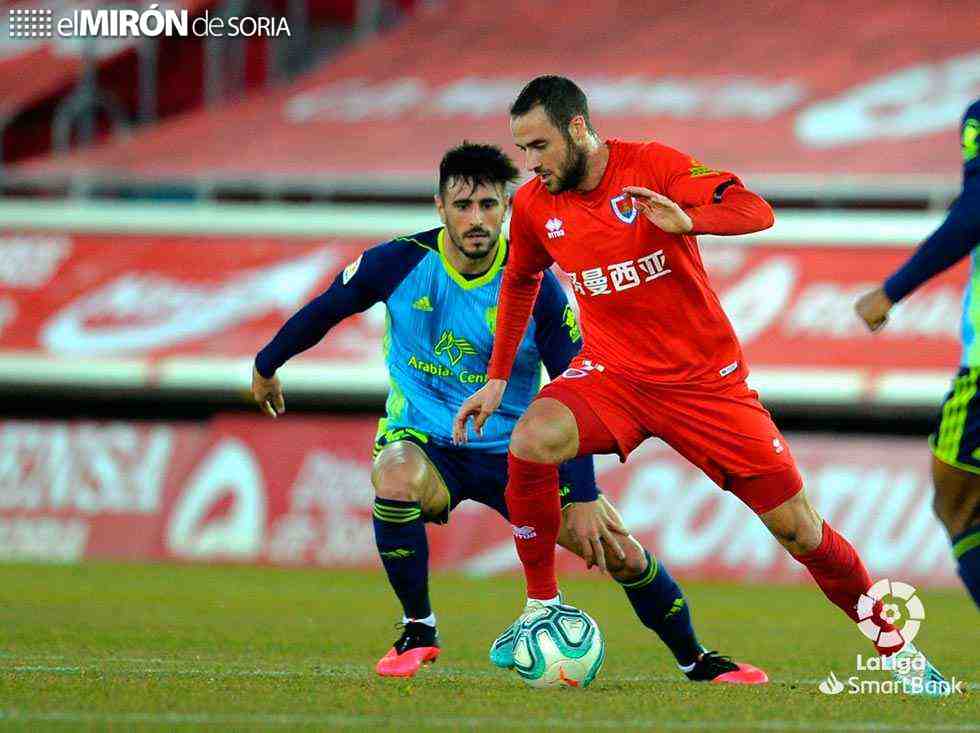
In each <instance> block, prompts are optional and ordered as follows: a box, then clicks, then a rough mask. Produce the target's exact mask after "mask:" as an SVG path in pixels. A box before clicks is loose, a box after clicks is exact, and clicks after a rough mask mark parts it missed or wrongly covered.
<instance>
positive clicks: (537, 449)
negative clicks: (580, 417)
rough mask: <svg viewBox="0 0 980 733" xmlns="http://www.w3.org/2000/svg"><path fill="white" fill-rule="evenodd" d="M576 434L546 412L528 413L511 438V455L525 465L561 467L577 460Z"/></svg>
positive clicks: (515, 428) (533, 411) (520, 421)
mask: <svg viewBox="0 0 980 733" xmlns="http://www.w3.org/2000/svg"><path fill="white" fill-rule="evenodd" d="M574 440H575V434H574V432H571V431H569V429H568V426H567V425H565V423H564V421H562V420H560V419H554V418H553V416H551V415H550V414H549V412H548V411H547V410H536V411H535V410H528V413H527V414H525V415H524V417H522V418H521V419H520V420H519V421H518V422H517V425H516V426H515V427H514V431H513V432H512V433H511V436H510V452H511V453H513V454H514V455H515V456H517V457H518V458H520V459H522V460H525V461H534V462H535V463H552V464H556V463H562V462H563V461H567V460H570V459H572V458H574V457H575V448H574V446H573V443H574Z"/></svg>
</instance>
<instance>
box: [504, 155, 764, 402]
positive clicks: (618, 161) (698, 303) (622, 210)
mask: <svg viewBox="0 0 980 733" xmlns="http://www.w3.org/2000/svg"><path fill="white" fill-rule="evenodd" d="M607 145H608V146H609V162H608V164H607V165H606V169H605V172H604V173H603V176H602V180H601V181H600V183H599V185H598V186H597V187H596V188H594V189H593V190H591V191H588V192H585V193H581V192H578V191H566V192H564V193H561V194H558V195H552V194H551V193H549V192H548V190H547V188H545V186H544V184H542V183H541V180H540V179H539V178H537V177H535V178H534V179H533V180H531V181H529V182H527V183H526V184H524V185H523V186H521V188H520V189H518V191H517V193H516V194H515V195H514V206H513V212H512V216H511V224H510V257H509V261H508V263H507V267H506V268H505V274H504V279H503V283H502V287H501V293H500V305H499V310H498V316H497V331H496V342H495V344H494V352H493V358H492V359H491V362H490V367H489V370H488V376H489V377H490V378H492V379H506V378H507V376H508V375H509V373H510V367H511V364H512V362H513V355H514V353H515V351H516V348H517V344H519V342H520V338H521V336H522V335H523V333H524V330H525V329H526V327H527V321H528V318H529V316H530V311H531V305H532V304H533V302H534V297H535V295H536V293H537V287H538V283H539V282H540V278H541V272H542V271H543V270H544V269H546V268H547V267H549V266H550V265H551V264H552V263H553V262H554V263H557V264H558V266H559V267H560V268H561V269H562V270H564V271H565V273H567V274H568V276H569V278H570V279H571V282H572V286H573V288H574V290H575V295H576V298H577V300H578V304H579V309H580V313H581V327H582V334H583V337H584V345H583V348H582V352H581V354H580V356H579V359H589V360H590V361H591V362H592V363H593V364H598V365H601V366H602V367H603V368H606V369H609V370H610V371H612V372H618V373H625V374H631V375H632V376H634V377H637V378H640V379H644V380H651V381H656V382H665V383H686V384H690V383H706V382H710V381H712V380H717V379H719V378H721V377H725V376H727V375H729V374H732V373H733V372H736V371H742V370H743V364H742V362H743V358H742V351H741V347H740V346H739V343H738V339H737V337H736V336H735V332H734V330H733V329H732V325H731V323H730V322H729V320H728V317H727V316H726V315H725V312H724V311H723V310H722V307H721V303H720V302H719V300H718V296H717V295H716V294H715V292H714V290H712V288H711V285H710V283H709V281H708V276H707V274H706V273H705V270H704V265H703V263H702V261H701V255H700V252H699V251H698V246H697V240H696V239H695V237H694V236H693V234H694V233H700V234H704V233H713V234H739V233H747V232H752V231H758V230H759V229H765V228H766V227H768V226H771V224H772V210H771V209H770V208H769V205H768V204H766V202H765V201H764V200H762V199H761V198H760V197H758V196H757V195H756V194H754V193H752V192H750V191H747V190H746V189H745V188H744V187H742V185H741V182H740V181H739V180H738V178H736V177H735V176H734V175H732V174H731V173H725V172H721V171H715V170H712V169H710V168H708V167H706V166H704V165H702V164H701V163H699V162H698V161H696V160H695V159H693V158H691V157H690V156H688V155H684V154H682V153H680V152H678V151H677V150H674V149H672V148H669V147H666V146H664V145H660V144H658V143H653V142H650V143H631V142H623V141H620V140H610V141H607ZM624 186H644V187H646V188H649V189H651V190H653V191H656V192H658V193H661V194H662V195H664V196H667V197H668V198H670V199H671V200H673V201H674V202H675V203H677V204H679V205H680V206H681V208H683V209H684V210H685V211H686V212H687V214H688V215H689V216H690V217H691V220H692V222H693V224H694V231H693V232H692V233H691V234H687V235H681V234H668V233H666V232H664V231H663V230H661V229H659V228H658V227H657V226H655V225H654V224H653V223H652V222H651V221H650V220H649V219H647V218H646V217H645V216H644V215H643V214H642V213H641V212H639V211H638V209H637V208H635V207H633V206H632V205H631V202H630V198H629V196H624V195H623V187H624ZM576 363H578V362H576Z"/></svg>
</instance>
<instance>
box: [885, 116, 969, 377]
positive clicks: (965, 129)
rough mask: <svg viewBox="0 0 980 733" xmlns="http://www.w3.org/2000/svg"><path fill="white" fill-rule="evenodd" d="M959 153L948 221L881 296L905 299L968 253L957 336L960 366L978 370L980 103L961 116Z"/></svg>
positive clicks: (921, 248) (924, 244)
mask: <svg viewBox="0 0 980 733" xmlns="http://www.w3.org/2000/svg"><path fill="white" fill-rule="evenodd" d="M960 140H961V145H962V150H963V189H962V191H960V195H959V198H957V199H956V201H955V202H954V203H953V205H952V206H951V207H950V210H949V212H948V213H947V215H946V219H945V220H944V221H943V223H942V225H941V226H940V227H939V228H938V229H937V230H936V231H935V232H933V233H932V235H931V236H930V237H929V238H928V239H927V240H926V241H925V242H923V243H922V245H921V246H920V247H919V249H918V250H917V251H916V253H915V254H914V255H912V257H911V258H910V259H909V260H908V261H907V262H906V263H905V264H904V265H902V267H901V268H900V269H899V270H898V271H897V272H895V273H894V274H893V275H892V276H891V277H890V278H888V280H886V281H885V285H884V288H885V294H886V295H888V297H889V299H890V300H891V301H892V302H893V303H897V302H898V301H899V300H901V299H902V298H904V297H905V296H907V295H908V294H909V293H911V292H912V291H913V290H915V289H916V288H917V287H919V286H920V285H921V284H922V283H924V282H925V281H926V280H928V279H929V278H931V277H933V276H935V275H938V274H939V273H940V272H942V271H943V270H946V269H947V268H949V267H951V266H952V265H954V264H956V263H957V262H959V261H960V260H961V259H962V258H963V257H965V256H966V255H967V254H969V255H970V279H969V280H968V281H967V284H966V291H965V293H964V295H963V317H962V320H961V322H960V335H961V338H962V341H963V356H962V359H961V361H960V366H962V367H970V368H972V367H980V340H978V338H977V334H978V332H980V259H978V257H980V255H978V253H977V245H978V244H980V156H978V146H980V99H978V100H976V101H974V102H973V104H971V105H970V106H969V108H968V109H967V110H966V114H964V115H963V123H962V125H961V126H960Z"/></svg>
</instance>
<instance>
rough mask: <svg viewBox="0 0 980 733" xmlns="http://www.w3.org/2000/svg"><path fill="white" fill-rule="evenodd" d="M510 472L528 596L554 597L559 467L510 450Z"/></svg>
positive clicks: (508, 494)
mask: <svg viewBox="0 0 980 733" xmlns="http://www.w3.org/2000/svg"><path fill="white" fill-rule="evenodd" d="M507 471H508V476H507V490H506V491H505V492H504V499H505V500H506V502H507V512H508V513H509V514H510V524H511V529H512V530H513V531H514V543H515V544H516V545H517V555H518V557H520V559H521V564H522V565H524V577H525V578H526V580H527V597H528V598H537V599H540V600H547V599H549V598H554V597H555V596H557V595H558V576H557V575H556V574H555V544H556V543H557V542H558V529H559V527H560V526H561V500H560V499H559V497H558V466H554V465H550V464H547V463H534V462H532V461H525V460H523V459H521V458H518V457H517V456H515V455H514V454H513V453H509V452H508V454H507ZM869 585H870V584H869ZM862 590H863V589H862ZM855 602H857V601H856V599H855Z"/></svg>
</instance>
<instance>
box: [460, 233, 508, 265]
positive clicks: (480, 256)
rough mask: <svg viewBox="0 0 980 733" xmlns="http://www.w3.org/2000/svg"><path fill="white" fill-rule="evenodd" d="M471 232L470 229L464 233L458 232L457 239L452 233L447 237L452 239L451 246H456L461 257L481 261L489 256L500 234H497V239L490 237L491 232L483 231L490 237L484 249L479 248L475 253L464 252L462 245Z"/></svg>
mask: <svg viewBox="0 0 980 733" xmlns="http://www.w3.org/2000/svg"><path fill="white" fill-rule="evenodd" d="M472 231H473V230H472V229H468V230H467V231H465V232H460V233H459V235H458V238H457V234H455V233H454V232H450V233H449V236H450V237H451V238H452V240H453V244H455V245H456V249H457V250H458V251H459V253H460V254H461V255H463V257H465V258H466V259H468V260H482V259H483V258H484V257H486V256H487V255H489V254H490V252H491V250H493V248H494V245H495V244H496V243H497V239H498V238H499V236H500V234H499V232H498V234H497V237H494V236H492V235H493V232H490V231H488V230H486V229H484V230H483V231H485V232H487V233H488V234H490V235H491V236H490V239H489V240H488V241H487V245H486V247H485V248H484V247H480V249H479V250H477V251H476V252H470V251H467V250H466V248H465V247H464V246H463V243H464V242H465V239H466V235H467V234H468V233H470V232H472Z"/></svg>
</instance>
